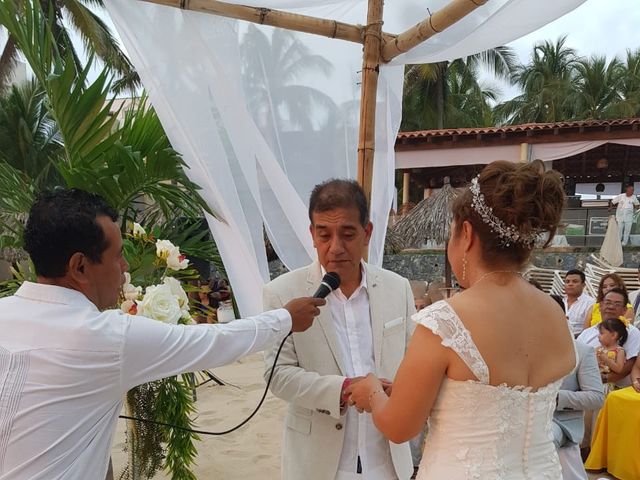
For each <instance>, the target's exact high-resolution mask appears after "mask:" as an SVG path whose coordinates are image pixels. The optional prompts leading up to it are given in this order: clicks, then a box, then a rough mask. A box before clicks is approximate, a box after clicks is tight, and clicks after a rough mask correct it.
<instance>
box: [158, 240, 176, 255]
mask: <svg viewBox="0 0 640 480" xmlns="http://www.w3.org/2000/svg"><path fill="white" fill-rule="evenodd" d="M174 250H178V248H177V247H176V246H175V245H174V244H173V243H171V242H170V241H169V240H156V256H158V257H159V258H162V259H164V260H166V259H167V258H169V255H171V253H172V252H173V251H174ZM178 252H179V250H178Z"/></svg>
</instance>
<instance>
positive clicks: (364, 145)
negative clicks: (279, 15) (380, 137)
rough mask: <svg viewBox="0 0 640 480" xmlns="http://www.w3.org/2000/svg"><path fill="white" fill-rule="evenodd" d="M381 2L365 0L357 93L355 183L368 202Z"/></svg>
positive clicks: (373, 141) (379, 46)
mask: <svg viewBox="0 0 640 480" xmlns="http://www.w3.org/2000/svg"><path fill="white" fill-rule="evenodd" d="M383 8H384V0H369V10H368V12H367V26H366V27H365V31H364V54H363V60H362V87H361V93H360V134H359V139H358V176H357V179H358V183H359V184H360V185H361V186H362V188H363V189H364V193H365V195H366V197H367V203H369V204H370V203H371V189H372V186H373V156H374V153H375V144H376V142H375V134H376V94H377V90H378V71H379V68H380V49H381V46H382V11H383Z"/></svg>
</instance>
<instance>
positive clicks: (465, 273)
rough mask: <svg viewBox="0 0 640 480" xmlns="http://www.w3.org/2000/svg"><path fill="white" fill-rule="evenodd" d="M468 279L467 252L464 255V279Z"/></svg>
mask: <svg viewBox="0 0 640 480" xmlns="http://www.w3.org/2000/svg"><path fill="white" fill-rule="evenodd" d="M466 279H467V254H466V253H465V254H464V256H463V257H462V281H463V282H464V281H465V280H466Z"/></svg>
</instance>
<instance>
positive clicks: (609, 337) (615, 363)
mask: <svg viewBox="0 0 640 480" xmlns="http://www.w3.org/2000/svg"><path fill="white" fill-rule="evenodd" d="M598 331H599V332H600V335H599V336H598V340H599V341H600V346H599V347H598V348H596V356H597V357H598V367H599V369H600V373H601V374H602V375H608V374H609V373H611V372H613V373H618V374H620V373H622V370H623V369H624V364H625V362H626V361H627V356H626V355H625V353H624V348H622V346H623V345H624V343H625V342H626V341H627V337H628V336H629V334H628V332H627V327H626V326H625V324H624V323H622V320H620V319H619V318H606V319H604V320H603V321H602V322H600V323H599V324H598ZM612 389H613V385H612V384H610V383H608V384H607V388H606V392H607V393H608V392H609V391H611V390H612Z"/></svg>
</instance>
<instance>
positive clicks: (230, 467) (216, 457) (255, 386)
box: [112, 354, 285, 480]
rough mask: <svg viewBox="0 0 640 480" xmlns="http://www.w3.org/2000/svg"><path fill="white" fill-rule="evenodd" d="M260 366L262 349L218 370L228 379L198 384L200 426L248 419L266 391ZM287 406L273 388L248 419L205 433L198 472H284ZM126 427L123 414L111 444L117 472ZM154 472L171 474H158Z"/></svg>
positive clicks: (273, 475) (248, 475)
mask: <svg viewBox="0 0 640 480" xmlns="http://www.w3.org/2000/svg"><path fill="white" fill-rule="evenodd" d="M262 369H263V363H262V354H254V355H250V356H248V357H245V358H244V359H242V360H240V361H238V362H236V363H234V364H232V365H229V366H226V367H221V368H218V369H216V370H214V373H215V374H216V376H218V377H220V378H221V379H223V380H224V381H225V382H228V383H229V385H227V386H224V387H220V386H216V385H215V384H214V383H213V382H209V383H207V384H206V385H204V386H202V387H200V388H198V392H197V394H198V401H197V407H198V411H199V417H198V419H197V421H196V424H197V425H198V428H199V429H201V430H213V431H220V430H226V429H227V428H230V427H233V426H235V425H236V424H238V423H240V422H241V421H242V420H244V419H245V418H246V417H247V416H248V415H249V414H250V413H251V412H252V411H253V409H254V408H255V406H256V405H257V404H258V401H259V400H260V397H261V396H262V392H263V391H264V380H263V379H262ZM231 384H233V385H235V386H232V385H231ZM284 411H285V403H284V402H282V401H281V400H279V399H277V398H275V397H274V396H273V395H271V394H269V395H268V396H267V398H266V400H265V402H264V404H263V405H262V408H261V409H260V411H259V412H258V413H257V414H256V416H255V417H254V418H253V419H252V420H251V421H250V422H249V423H248V424H247V425H245V426H243V427H242V428H240V429H239V430H237V431H235V432H233V433H230V434H228V435H224V436H222V437H213V436H203V437H202V441H200V442H198V444H197V449H198V459H197V464H198V465H197V466H196V467H195V468H194V472H195V474H196V476H197V477H198V478H202V479H220V480H240V479H242V480H247V479H254V478H255V479H258V478H260V479H265V480H271V479H274V480H276V479H278V478H280V446H281V443H282V419H283V418H284ZM124 430H125V422H124V420H120V421H119V424H118V430H117V432H116V438H115V440H114V445H113V449H112V457H113V464H114V472H115V478H117V474H118V472H119V471H120V470H121V469H122V467H123V465H124V464H125V462H126V454H125V453H123V451H122V450H123V446H124V439H125V436H124ZM156 478H158V479H164V478H169V477H167V476H164V475H158V476H157V477H156Z"/></svg>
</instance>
